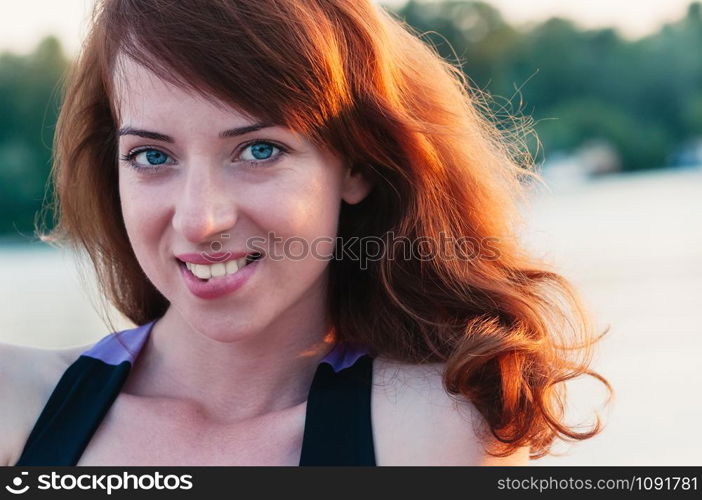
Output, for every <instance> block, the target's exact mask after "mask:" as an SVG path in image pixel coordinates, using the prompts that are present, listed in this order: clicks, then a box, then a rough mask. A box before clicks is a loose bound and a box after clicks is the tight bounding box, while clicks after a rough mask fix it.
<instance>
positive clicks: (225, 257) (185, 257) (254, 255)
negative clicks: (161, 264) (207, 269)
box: [175, 252, 263, 266]
mask: <svg viewBox="0 0 702 500" xmlns="http://www.w3.org/2000/svg"><path fill="white" fill-rule="evenodd" d="M175 257H176V259H177V260H179V261H180V262H190V263H191V264H202V265H207V266H210V265H212V264H217V263H223V264H226V263H227V262H229V261H230V260H237V259H240V258H242V257H246V261H247V262H252V261H254V260H258V259H260V258H261V257H263V254H262V253H261V252H218V253H214V252H201V253H183V254H178V255H176V256H175Z"/></svg>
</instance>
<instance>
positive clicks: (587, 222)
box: [0, 0, 702, 466]
mask: <svg viewBox="0 0 702 500" xmlns="http://www.w3.org/2000/svg"><path fill="white" fill-rule="evenodd" d="M380 4H381V5H382V6H383V8H386V9H387V10H390V11H392V12H393V13H395V15H397V16H398V17H400V18H402V19H404V20H405V21H406V22H407V23H409V24H410V25H411V26H412V27H414V28H415V29H416V30H417V31H418V32H420V33H422V38H423V39H424V40H425V41H426V42H427V43H429V44H431V45H433V46H434V47H436V49H437V50H438V51H439V52H440V53H441V54H442V55H443V56H444V57H445V58H446V59H447V60H449V61H452V62H453V63H454V64H457V65H460V66H461V67H462V69H463V70H464V72H465V73H466V75H467V76H468V77H469V79H470V81H471V82H472V84H473V85H474V87H475V88H476V89H479V90H480V91H482V93H483V94H484V95H485V96H488V97H489V98H490V103H491V104H490V106H491V108H492V111H493V112H494V113H495V115H496V117H497V118H498V119H506V118H507V117H509V116H517V117H523V119H531V120H533V129H534V131H535V133H536V135H535V136H531V137H530V138H528V144H527V145H528V147H529V149H530V150H531V152H532V154H533V155H534V157H535V158H536V160H537V162H538V165H539V168H540V169H541V173H542V175H543V177H544V179H545V180H546V183H547V186H546V187H540V188H538V189H535V190H534V191H533V194H532V199H531V204H530V205H529V206H527V207H524V210H526V211H528V213H529V217H528V221H529V225H528V227H527V228H525V232H524V235H523V236H524V244H525V245H528V246H530V247H531V248H532V249H533V251H534V252H538V253H539V254H540V255H541V256H543V257H544V258H545V259H547V260H549V261H550V262H552V263H555V264H557V265H558V266H560V268H561V269H562V272H563V274H564V275H565V276H567V277H568V278H570V279H571V280H572V281H573V282H574V283H575V284H576V285H577V286H578V287H579V289H580V290H581V293H582V295H583V298H584V300H585V302H586V303H587V304H588V305H589V307H590V308H591V310H592V311H593V314H594V316H595V318H596V320H597V323H598V325H599V327H600V330H602V329H604V328H606V327H609V328H610V331H609V333H608V334H607V335H606V336H605V338H604V340H603V341H602V342H601V343H600V344H599V348H598V351H597V353H596V358H595V360H594V363H593V368H594V369H595V370H597V371H599V372H600V373H601V374H603V375H604V376H605V377H606V378H607V379H608V380H609V381H610V382H611V383H612V384H613V386H614V388H615V391H616V398H615V400H614V402H613V403H612V405H610V407H609V408H608V410H607V411H605V412H603V413H601V417H602V418H603V420H604V422H605V425H606V426H605V430H604V431H603V432H602V433H601V434H600V435H598V436H597V437H595V438H593V439H590V440H587V441H585V442H582V443H577V444H575V445H572V446H570V445H562V446H557V447H556V448H555V449H554V452H557V453H559V454H560V455H559V456H549V457H546V458H543V459H540V460H537V461H535V462H532V463H533V465H537V466H538V465H700V464H702V457H701V456H700V453H699V452H700V450H701V449H702V437H700V436H699V433H695V432H694V430H695V429H697V428H698V426H699V423H700V422H701V421H702V403H701V402H700V399H699V398H697V397H695V396H694V394H696V393H699V391H700V387H701V386H702V368H701V366H700V365H701V363H700V355H701V354H702V326H701V324H702V323H701V322H700V321H699V313H700V311H702V224H701V223H700V215H701V214H702V56H701V55H700V47H702V5H701V4H700V3H699V2H694V3H689V2H687V1H685V0H681V1H677V0H667V1H666V2H662V1H659V0H652V1H650V0H649V1H638V2H630V1H627V0H607V1H602V0H591V1H589V2H586V3H583V2H579V1H576V0H559V1H550V0H528V1H523V0H499V1H498V0H495V1H491V2H472V1H409V2H406V1H399V0H398V1H386V2H380ZM91 7H92V1H90V0H62V1H61V5H60V7H59V6H58V4H57V3H56V2H55V1H53V0H24V1H23V2H3V3H2V4H1V5H0V257H1V258H0V341H1V342H11V343H17V344H22V345H28V346H36V347H42V348H59V347H69V346H73V345H79V344H87V343H89V342H93V341H96V340H98V339H99V338H101V337H102V336H104V335H106V334H107V333H109V332H110V331H111V329H110V327H109V326H108V325H107V324H106V323H105V322H104V321H103V319H102V316H101V315H102V314H103V313H102V312H101V307H102V305H101V304H102V302H101V300H100V298H99V295H98V294H97V293H96V287H95V284H94V281H93V278H92V275H91V274H90V273H88V274H86V275H84V276H83V275H81V273H80V272H79V267H77V264H79V263H80V261H79V260H78V257H77V256H75V255H73V254H71V253H70V252H69V251H61V250H57V249H54V248H51V247H48V246H47V245H45V244H43V243H41V242H39V241H38V240H37V238H36V237H35V235H34V227H35V222H37V217H38V213H39V212H38V211H39V209H40V207H41V206H42V202H43V201H44V200H45V201H48V200H50V198H51V195H52V191H51V186H50V185H49V184H48V182H47V181H48V174H49V170H50V161H51V142H52V137H53V131H54V124H55V120H56V116H57V112H58V107H59V104H60V99H61V95H60V92H61V87H60V83H61V79H62V76H63V75H64V71H65V70H66V68H67V67H68V66H69V65H70V64H71V60H72V59H73V57H75V54H76V53H77V50H78V49H79V47H80V43H81V40H82V37H83V35H84V33H85V26H86V20H87V16H88V14H89V12H90V9H91ZM509 125H510V124H509V120H504V122H503V123H502V126H509ZM535 137H538V140H537V139H536V138H535ZM47 222H50V219H49V220H47ZM107 314H108V315H109V317H110V319H111V321H112V322H113V326H114V327H116V328H117V329H122V328H130V327H132V326H133V325H132V324H131V323H130V322H128V321H127V320H125V319H124V318H122V317H121V316H120V315H119V313H117V312H115V311H114V310H113V309H111V308H110V306H107ZM568 390H569V395H570V401H569V404H570V405H571V406H569V408H568V412H569V413H568V415H569V419H570V421H571V423H577V422H581V423H582V426H583V427H582V428H581V430H582V429H585V428H587V427H588V425H589V424H590V423H592V421H591V420H589V419H590V418H591V417H592V415H593V410H596V409H598V405H599V404H601V403H602V397H603V395H604V391H602V390H601V388H600V387H599V385H598V384H596V383H594V382H592V381H589V380H583V381H578V382H576V383H573V384H571V386H569V389H568Z"/></svg>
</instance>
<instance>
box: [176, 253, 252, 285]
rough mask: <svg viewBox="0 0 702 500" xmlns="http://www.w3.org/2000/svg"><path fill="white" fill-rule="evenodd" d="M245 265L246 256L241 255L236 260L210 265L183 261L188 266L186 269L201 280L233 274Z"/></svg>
mask: <svg viewBox="0 0 702 500" xmlns="http://www.w3.org/2000/svg"><path fill="white" fill-rule="evenodd" d="M245 265H246V257H242V258H240V259H236V260H230V261H228V262H226V263H223V262H217V263H215V264H212V265H206V264H193V263H192V262H186V263H185V266H186V267H187V268H188V270H190V272H192V273H193V274H194V275H195V276H197V277H198V278H200V279H203V280H206V279H210V278H218V277H220V276H224V275H226V274H234V273H235V272H237V271H238V270H239V269H241V268H242V267H244V266H245Z"/></svg>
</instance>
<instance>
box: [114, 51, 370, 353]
mask: <svg viewBox="0 0 702 500" xmlns="http://www.w3.org/2000/svg"><path fill="white" fill-rule="evenodd" d="M119 67H121V71H119V72H117V73H116V75H115V84H116V91H117V97H118V99H119V100H118V106H119V110H120V114H121V123H119V124H118V129H119V131H120V133H119V155H120V160H119V193H120V199H121V207H122V216H123V218H124V223H125V226H126V229H127V233H128V236H129V239H130V242H131V245H132V248H133V250H134V252H135V255H136V257H137V259H138V261H139V263H140V265H141V267H142V269H143V271H144V273H145V274H146V276H147V277H148V278H149V280H151V282H152V283H153V284H154V285H155V286H156V288H157V289H158V290H159V291H160V292H161V293H162V294H163V295H164V296H165V297H166V298H167V299H168V300H169V301H170V303H171V306H172V308H175V310H176V311H177V312H178V314H179V315H180V316H181V317H182V318H183V319H184V320H185V321H186V322H187V323H189V324H190V325H191V326H192V327H193V328H196V329H197V330H199V331H200V332H202V333H205V334H206V335H208V336H210V337H212V338H217V339H219V340H222V341H226V340H234V339H235V338H240V337H242V336H246V335H253V334H255V333H256V332H259V331H262V330H265V329H266V328H267V327H270V326H273V325H276V324H277V325H284V324H296V322H302V323H303V324H304V322H309V321H310V318H317V317H318V316H315V315H319V314H320V313H321V311H323V301H324V294H325V287H326V268H327V266H328V264H329V260H328V258H327V259H325V258H323V256H329V255H331V253H332V250H333V247H334V243H333V242H334V238H335V236H336V232H337V220H338V215H339V209H340V204H341V201H342V200H345V201H346V202H347V203H357V202H359V201H361V200H362V199H363V198H364V197H365V196H366V194H367V193H368V191H369V186H368V185H367V184H366V183H365V181H364V180H363V179H362V177H360V176H358V175H351V174H350V171H349V169H347V168H346V166H345V165H344V164H343V162H342V161H341V159H339V158H338V157H335V156H334V155H332V154H331V153H330V152H328V151H327V150H322V149H319V148H317V147H315V146H314V145H313V144H312V143H311V142H309V141H308V140H307V139H306V138H305V137H302V136H300V135H298V134H296V133H294V132H293V131H291V130H289V129H287V128H283V127H280V126H270V127H265V128H261V129H259V130H255V131H249V132H248V133H244V134H241V135H239V134H228V135H227V136H225V137H220V134H221V133H222V132H223V131H226V130H232V129H237V128H241V127H248V126H252V125H255V124H256V123H258V121H259V120H257V119H255V118H250V117H247V116H245V115H243V114H241V113H240V112H239V111H237V110H236V109H234V108H231V107H229V106H227V105H224V104H221V105H216V104H213V103H212V102H209V101H207V100H205V99H203V98H201V97H199V96H196V95H192V94H189V93H187V92H186V91H184V90H182V89H179V88H177V87H175V86H172V85H171V84H169V83H167V82H165V81H163V80H161V79H160V78H159V77H158V76H157V75H155V74H154V73H151V72H150V71H148V70H147V69H145V68H144V67H142V66H140V65H138V64H136V63H134V62H133V61H131V60H129V59H127V58H120V65H119ZM140 131H147V132H148V133H147V134H145V133H143V132H140ZM156 134H158V135H156ZM125 157H131V160H127V159H125ZM134 165H136V167H141V168H142V170H138V169H135V168H134ZM291 238H292V239H291ZM303 240H304V241H305V242H307V245H303V244H302V243H301V242H302V241H303ZM251 241H256V245H257V246H259V247H261V248H262V249H264V252H266V255H264V257H263V258H262V259H261V260H260V261H258V262H257V263H256V266H255V269H254V271H253V273H251V274H250V275H249V277H248V279H247V281H246V282H245V283H244V284H243V286H241V287H240V288H238V289H236V290H234V291H233V292H230V293H227V294H225V295H220V296H218V297H216V298H202V297H200V296H197V295H195V294H194V293H193V292H192V291H191V290H190V289H189V287H188V286H187V285H186V279H185V277H184V275H183V273H182V269H181V264H180V261H179V260H178V259H177V258H176V255H178V254H183V253H195V254H200V255H205V256H207V257H209V256H210V255H213V254H215V253H225V254H226V253H227V252H239V251H245V252H247V253H248V252H251V251H252V247H251V246H250V242H251ZM313 242H316V246H314V245H313ZM247 245H248V246H247ZM305 246H307V249H306V250H307V251H306V252H305V248H304V247H305ZM312 249H315V250H316V252H312ZM315 253H316V255H315ZM273 255H275V257H276V258H275V259H274V258H272V257H273ZM217 260H218V258H213V259H212V262H213V263H215V262H216V261H217ZM244 270H245V269H244ZM239 272H242V270H240V271H239ZM172 312H173V311H170V310H169V313H172ZM310 315H312V316H310ZM291 321H292V322H293V323H290V322H291ZM276 322H277V323H276ZM281 327H282V326H281Z"/></svg>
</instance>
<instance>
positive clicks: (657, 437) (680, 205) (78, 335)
mask: <svg viewBox="0 0 702 500" xmlns="http://www.w3.org/2000/svg"><path fill="white" fill-rule="evenodd" d="M700 214H702V170H687V171H685V170H683V171H667V172H656V173H650V174H644V175H629V176H617V177H610V178H606V179H602V180H600V181H596V182H590V183H587V184H577V185H572V184H571V185H565V184H564V185H562V186H561V187H558V186H554V189H553V192H551V193H548V194H542V195H540V196H537V197H536V198H535V199H534V201H533V205H532V211H531V219H530V221H531V222H530V226H529V228H528V230H527V231H526V232H525V244H527V245H528V246H529V247H531V248H532V249H533V250H534V251H536V252H539V253H540V254H541V255H543V256H544V257H546V258H547V259H549V260H550V261H552V262H554V263H556V264H557V265H559V266H560V268H561V269H562V271H563V274H565V275H566V276H567V277H568V278H570V279H571V280H572V281H573V282H574V283H575V284H576V285H577V286H578V288H579V289H580V290H581V293H582V295H583V297H584V299H585V300H586V303H587V304H588V305H590V307H591V309H592V310H593V312H594V314H595V317H596V318H597V321H598V324H599V325H600V326H602V327H604V326H606V325H610V326H611V329H610V333H609V334H608V335H607V336H606V337H605V339H604V340H603V341H602V342H601V344H600V347H599V349H598V351H597V357H596V358H595V362H594V365H593V367H594V368H595V369H596V370H597V371H599V372H600V373H602V374H603V375H604V376H605V377H606V378H607V379H608V380H609V381H610V382H611V383H612V385H613V386H614V388H615V390H616V392H617V394H616V399H615V401H614V403H613V404H612V405H611V406H610V409H609V410H608V411H607V412H604V413H603V414H602V417H603V418H604V421H605V423H606V427H605V430H604V431H603V432H602V433H601V434H600V435H598V436H597V437H595V438H593V439H590V440H587V441H584V442H580V443H576V444H575V445H572V446H571V448H570V449H568V446H558V447H557V448H555V451H558V452H563V451H565V452H566V454H565V455H564V456H560V457H553V456H549V457H546V458H543V459H540V460H537V461H535V462H532V463H533V464H534V465H700V464H701V463H702V458H701V457H700V454H699V450H701V449H702V438H701V437H700V435H699V433H696V432H695V429H697V428H698V426H699V423H700V422H702V403H701V402H700V399H699V397H698V393H699V388H700V387H701V386H702V368H700V355H701V354H702V326H701V325H702V323H701V322H700V320H699V316H698V315H699V311H702V224H700V221H699V217H700ZM0 275H1V276H2V280H1V281H0V325H2V328H0V341H3V342H12V343H17V344H23V345H31V346H39V347H51V348H57V347H69V346H76V345H84V344H88V343H90V342H93V341H96V340H97V339H99V338H101V337H102V336H104V335H105V334H107V333H109V331H110V330H109V329H108V327H107V326H106V325H105V324H104V323H103V321H102V320H101V319H100V316H99V314H98V312H97V311H98V309H97V294H96V292H95V287H94V283H91V282H89V283H88V287H87V288H86V289H85V290H84V289H82V288H81V285H80V281H79V277H78V274H77V273H76V270H75V264H74V262H73V260H72V256H71V255H70V254H69V253H67V252H61V251H57V250H55V249H51V248H46V247H44V248H42V247H36V246H34V245H32V246H27V245H23V246H19V247H18V246H4V247H0ZM111 311H112V315H111V316H112V318H113V321H114V322H115V325H116V326H117V328H118V329H121V328H128V327H131V326H133V325H131V324H130V323H129V322H128V321H126V320H125V319H124V318H121V316H120V315H119V313H117V312H116V311H114V309H111ZM603 394H604V393H603V391H601V389H600V386H599V385H598V384H596V383H594V382H592V381H588V380H583V381H582V382H578V383H575V384H572V386H571V387H570V389H569V395H570V401H571V403H572V406H571V408H569V419H573V421H575V419H577V418H580V417H582V418H584V416H587V415H592V414H593V413H592V411H593V410H594V409H596V406H597V405H598V404H599V403H600V402H601V401H602V396H603ZM569 421H570V420H569ZM583 424H587V421H584V422H583ZM584 429H585V428H582V429H581V430H584Z"/></svg>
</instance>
